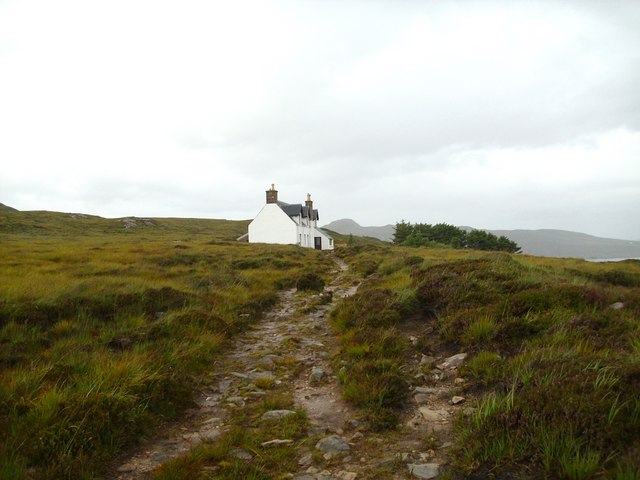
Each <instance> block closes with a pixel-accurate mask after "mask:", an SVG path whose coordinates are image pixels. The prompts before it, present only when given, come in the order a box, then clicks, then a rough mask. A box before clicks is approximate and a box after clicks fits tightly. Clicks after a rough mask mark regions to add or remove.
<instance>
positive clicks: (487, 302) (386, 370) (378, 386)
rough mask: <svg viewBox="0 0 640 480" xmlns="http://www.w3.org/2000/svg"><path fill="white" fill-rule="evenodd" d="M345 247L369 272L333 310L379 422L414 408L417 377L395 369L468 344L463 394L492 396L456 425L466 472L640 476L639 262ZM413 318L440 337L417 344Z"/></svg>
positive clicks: (361, 392) (347, 384)
mask: <svg viewBox="0 0 640 480" xmlns="http://www.w3.org/2000/svg"><path fill="white" fill-rule="evenodd" d="M341 255H342V256H343V257H344V258H345V259H346V260H347V261H349V262H350V263H351V264H352V265H354V267H355V268H356V269H359V271H360V273H361V274H362V275H364V276H365V277H366V278H365V281H364V283H363V286H362V287H361V289H360V291H359V293H358V294H357V295H356V297H355V298H353V299H351V300H347V301H345V302H344V303H343V304H342V305H341V306H339V307H338V309H337V310H336V311H335V312H334V315H333V324H334V327H335V328H336V330H337V331H338V332H340V333H341V339H342V348H341V351H340V353H339V356H338V362H343V363H344V364H345V365H347V364H348V365H349V368H348V369H346V368H345V369H344V370H343V371H342V374H341V375H340V379H341V381H342V382H343V386H344V392H345V395H346V396H347V398H348V399H350V400H351V401H353V402H354V403H355V404H356V405H358V406H360V407H361V408H362V409H363V414H364V415H365V416H368V417H369V418H370V419H371V421H372V423H373V424H374V426H377V427H382V428H389V427H394V426H395V423H394V422H395V419H396V418H397V415H398V414H399V412H400V411H402V408H403V407H404V406H405V403H404V401H405V399H406V398H407V393H408V392H407V390H408V389H407V386H406V385H407V384H406V380H409V379H408V378H402V377H400V379H397V378H396V374H395V372H399V371H402V370H403V367H404V365H405V364H406V361H407V359H408V358H410V357H414V356H415V355H416V354H417V353H425V354H428V355H433V354H434V351H433V349H436V350H435V351H436V353H437V349H438V348H439V347H438V345H440V347H442V350H441V351H443V352H444V351H449V352H457V351H465V352H467V353H468V354H469V359H468V361H467V363H466V365H464V366H463V367H462V368H461V369H460V371H459V374H460V375H463V376H465V377H466V378H467V382H466V383H465V387H464V388H463V389H462V394H463V395H465V394H468V395H469V396H478V397H479V399H480V400H479V402H478V404H477V405H475V407H476V411H475V413H474V414H473V415H472V416H471V417H462V416H461V417H460V419H459V420H458V421H457V423H456V430H455V431H456V442H455V444H456V448H455V449H454V454H455V458H454V459H455V463H454V465H455V466H456V468H457V473H454V475H458V476H460V477H466V476H469V475H475V476H476V477H478V478H481V477H484V476H487V475H489V474H492V475H496V476H500V475H505V476H514V477H527V478H540V477H544V476H548V477H559V478H571V479H574V478H578V479H580V478H593V477H600V476H603V477H611V478H637V474H638V473H639V472H638V469H637V464H636V459H637V458H638V456H639V455H640V401H639V400H638V398H640V357H639V356H638V353H639V352H640V262H637V261H626V262H620V263H590V262H586V261H583V260H576V259H553V258H541V257H532V256H525V255H509V254H504V253H487V252H480V251H461V250H446V249H427V248H422V249H404V248H397V247H391V246H384V247H377V246H371V245H366V246H361V245H356V246H353V247H351V248H348V249H345V250H343V251H342V253H341ZM372 263H375V264H376V269H375V271H373V272H372V271H371V270H372ZM619 307H621V308H619ZM409 325H413V326H414V327H415V326H416V325H424V326H425V327H427V326H432V327H434V328H435V331H436V334H437V335H438V340H437V341H436V342H435V343H434V341H433V335H434V334H430V335H429V336H428V337H425V338H424V339H423V338H418V341H417V342H416V345H415V346H413V345H411V344H409V343H408V342H406V340H405V338H406V333H403V330H404V329H405V328H406V327H408V326H409ZM438 342H439V343H438ZM383 345H384V347H383ZM396 380H398V381H396ZM403 384H404V386H403ZM471 406H473V404H471ZM381 418H382V420H380V419H381ZM389 419H391V421H388V420H389ZM634 475H635V476H634Z"/></svg>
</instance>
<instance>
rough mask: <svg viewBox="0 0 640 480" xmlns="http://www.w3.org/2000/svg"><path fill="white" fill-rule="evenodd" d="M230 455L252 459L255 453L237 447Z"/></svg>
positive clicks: (242, 458)
mask: <svg viewBox="0 0 640 480" xmlns="http://www.w3.org/2000/svg"><path fill="white" fill-rule="evenodd" d="M229 455H231V456H232V457H235V458H237V459H239V460H252V459H253V455H252V454H251V453H249V452H247V451H246V450H243V449H242V448H236V449H235V450H231V451H230V452H229Z"/></svg>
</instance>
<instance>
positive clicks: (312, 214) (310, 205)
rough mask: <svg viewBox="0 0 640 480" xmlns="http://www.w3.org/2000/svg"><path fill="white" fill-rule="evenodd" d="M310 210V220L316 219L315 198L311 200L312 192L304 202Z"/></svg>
mask: <svg viewBox="0 0 640 480" xmlns="http://www.w3.org/2000/svg"><path fill="white" fill-rule="evenodd" d="M304 204H305V205H306V206H307V209H308V210H309V220H315V214H314V213H313V200H311V194H310V193H307V201H306V202H304Z"/></svg>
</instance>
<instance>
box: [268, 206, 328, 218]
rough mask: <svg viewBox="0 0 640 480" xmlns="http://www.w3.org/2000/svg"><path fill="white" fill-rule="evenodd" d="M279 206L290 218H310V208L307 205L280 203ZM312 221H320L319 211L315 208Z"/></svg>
mask: <svg viewBox="0 0 640 480" xmlns="http://www.w3.org/2000/svg"><path fill="white" fill-rule="evenodd" d="M277 205H278V206H279V207H280V208H281V209H282V211H283V212H284V213H286V214H287V215H289V216H290V217H302V218H309V208H308V207H307V206H306V205H302V204H300V203H285V202H278V203H277ZM312 220H320V216H319V215H318V210H316V209H315V208H314V209H313V218H312Z"/></svg>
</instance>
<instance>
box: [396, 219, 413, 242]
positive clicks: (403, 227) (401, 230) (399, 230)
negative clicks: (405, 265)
mask: <svg viewBox="0 0 640 480" xmlns="http://www.w3.org/2000/svg"><path fill="white" fill-rule="evenodd" d="M412 232H413V227H412V226H411V224H410V223H407V222H405V221H404V220H400V223H396V228H395V232H394V233H393V243H396V244H398V245H401V244H403V243H404V241H405V240H406V239H407V237H408V236H409V235H410V234H411V233H412Z"/></svg>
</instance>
